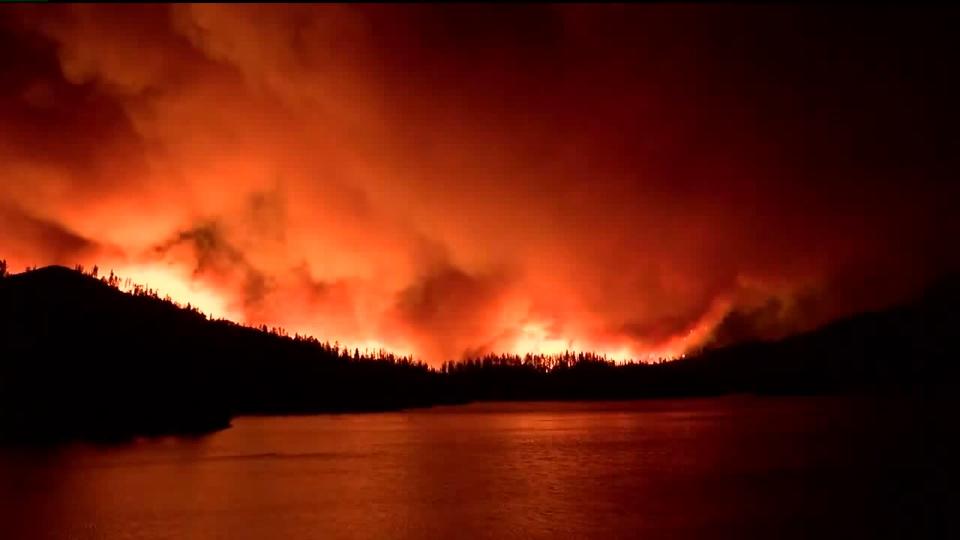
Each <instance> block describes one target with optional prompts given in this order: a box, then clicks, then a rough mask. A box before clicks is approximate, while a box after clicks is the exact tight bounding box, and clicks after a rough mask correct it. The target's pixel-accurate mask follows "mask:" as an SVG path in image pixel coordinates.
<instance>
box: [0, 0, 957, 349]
mask: <svg viewBox="0 0 960 540" xmlns="http://www.w3.org/2000/svg"><path fill="white" fill-rule="evenodd" d="M956 22H957V17H956V12H955V11H938V12H933V11H931V10H929V9H925V10H921V9H915V10H911V9H906V8H896V9H893V8H880V9H876V10H871V11H870V12H869V13H862V12H861V11H860V10H858V9H857V8H833V9H831V10H829V11H828V10H823V9H819V8H801V7H781V8H766V7H761V6H746V7H736V8H733V7H706V6H703V7H684V6H663V7H657V6H606V7H603V6H601V7H588V6H563V7H557V6H496V7H493V6H468V7H467V6H255V5H217V4H206V5H176V6H161V5H143V6H123V7H116V6H110V7H106V6H56V7H54V6H46V7H43V8H42V9H40V8H39V6H4V7H3V8H2V9H0V47H2V48H3V50H6V51H16V54H9V55H3V58H2V59H0V83H2V84H0V162H2V163H3V164H4V167H3V169H2V172H0V179H2V180H0V256H3V257H5V258H7V259H8V260H9V261H10V263H11V267H12V268H13V269H15V270H16V269H17V268H22V267H24V266H26V265H35V264H49V263H65V264H73V263H84V264H86V265H88V266H92V265H93V264H98V265H99V266H100V267H101V268H115V269H117V271H118V272H119V273H121V275H123V274H124V273H126V274H132V275H130V277H132V278H134V279H142V280H147V281H150V285H151V286H154V287H156V288H159V289H160V290H161V292H164V291H165V290H166V291H167V292H170V291H173V292H170V294H171V295H174V296H184V298H178V299H179V300H181V301H183V302H187V301H193V302H194V303H195V304H197V305H200V307H201V308H205V309H207V310H208V311H213V312H215V313H214V314H216V315H223V316H229V317H232V318H236V319H239V320H242V321H243V322H247V323H250V324H268V325H269V326H275V325H276V326H284V327H286V328H287V329H288V330H289V331H290V332H291V333H293V332H301V333H309V334H313V335H316V336H318V337H320V338H321V339H329V340H331V341H333V340H338V341H339V342H340V343H342V344H346V345H349V346H354V345H356V346H360V347H363V346H373V347H379V346H384V347H387V348H392V349H395V350H397V351H399V352H410V353H414V354H417V355H419V356H421V357H423V358H425V359H427V360H428V361H431V362H438V361H442V360H445V359H451V358H458V357H462V356H464V355H469V354H477V353H482V352H501V351H502V352H528V351H534V352H535V351H545V352H553V351H560V350H563V349H565V348H578V349H591V350H597V351H599V352H605V353H609V354H612V355H621V356H639V357H644V356H646V355H654V356H656V355H676V354H680V353H682V352H684V351H685V350H688V349H689V348H691V347H697V346H700V345H703V344H706V343H710V342H714V343H721V342H733V341H740V340H744V339H752V338H756V337H769V336H776V335H784V334H787V333H791V332H796V331H801V330H804V329H806V328H810V327H812V326H815V325H817V324H822V323H823V322H826V321H828V320H830V319H832V318H835V317H838V316H841V315H843V314H846V313H852V312H856V311H859V310H863V309H869V308H872V307H877V306H880V305H883V304H886V303H890V302H894V301H897V300H899V299H901V298H904V297H906V296H908V295H910V294H913V293H915V292H916V291H917V290H918V288H920V287H922V286H923V285H924V284H925V283H927V282H928V281H929V280H930V279H932V278H933V277H935V276H936V275H937V274H938V273H940V272H943V271H947V270H949V269H951V268H955V267H956V264H957V255H956V253H955V250H953V249H951V247H950V245H949V241H948V239H949V238H951V237H953V236H955V235H956V233H957V232H958V223H957V220H956V218H955V216H954V214H955V209H953V208H952V206H953V205H955V203H956V201H957V200H960V197H958V195H960V193H958V191H960V190H958V188H957V183H956V182H955V179H954V176H955V173H956V170H957V167H956V165H957V156H958V155H960V153H958V152H957V151H956V150H957V148H956V147H957V139H956V136H955V134H954V126H955V125H956V121H957V120H958V118H957V116H958V115H957V107H956V104H955V101H956V98H955V96H956V95H957V90H958V80H957V75H956V73H955V70H954V69H952V67H953V61H952V57H951V55H950V53H949V51H951V50H956V48H957V47H956V45H957V43H956V41H957V37H956V36H955V35H954V32H953V31H952V28H953V25H954V24H955V23H956Z"/></svg>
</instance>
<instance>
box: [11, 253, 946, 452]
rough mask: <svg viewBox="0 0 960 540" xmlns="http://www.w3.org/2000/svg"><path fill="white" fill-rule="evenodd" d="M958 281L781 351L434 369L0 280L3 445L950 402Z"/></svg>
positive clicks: (70, 290) (30, 275)
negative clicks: (902, 400)
mask: <svg viewBox="0 0 960 540" xmlns="http://www.w3.org/2000/svg"><path fill="white" fill-rule="evenodd" d="M958 284H960V281H958V280H947V281H944V282H943V283H941V284H940V285H938V286H937V287H934V288H932V289H931V290H930V291H929V292H928V293H927V294H926V295H925V296H924V297H922V298H920V299H918V300H917V301H915V302H912V303H909V304H905V305H902V306H899V307H896V308H893V309H888V310H884V311H879V312H875V313H864V314H860V315H857V316H854V317H850V318H848V319H845V320H842V321H837V322H835V323H832V324H830V325H827V326H825V327H823V328H820V329H817V330H815V331H812V332H808V333H805V334H801V335H797V336H793V337H789V338H787V339H783V340H779V341H772V342H759V343H745V344H740V345H734V346H731V347H726V348H723V349H717V350H710V351H706V352H704V353H702V354H699V355H697V356H696V357H693V358H688V359H685V360H680V361H675V362H667V363H663V364H654V365H646V364H632V365H621V366H617V365H614V364H612V363H610V362H606V361H604V360H603V359H600V358H597V357H595V356H591V355H583V354H580V355H563V356H561V357H552V358H545V357H530V356H527V357H516V356H489V357H485V358H479V359H472V360H468V361H464V362H458V363H448V364H447V365H446V366H444V368H443V369H442V370H440V371H434V370H429V369H427V367H426V366H424V365H423V364H418V363H413V362H410V361H409V360H406V359H397V358H394V357H392V356H384V357H381V358H371V357H361V356H356V355H355V356H350V355H349V353H348V352H347V351H341V350H338V349H335V348H332V347H329V346H325V345H323V344H321V343H319V342H317V341H316V340H312V339H299V338H298V339H291V338H288V337H284V336H278V335H275V334H271V333H268V332H263V331H260V330H256V329H252V328H247V327H242V326H238V325H236V324H233V323H230V322H227V321H211V320H207V319H206V318H205V317H204V316H203V315H202V314H200V313H197V312H195V311H192V310H188V309H183V308H181V307H178V306H176V305H174V304H172V303H169V302H165V301H163V300H160V299H159V298H156V297H155V296H150V295H145V294H128V293H124V292H121V291H119V290H117V289H115V288H113V287H111V286H109V285H107V284H106V283H104V282H103V281H102V280H98V279H95V278H93V277H90V276H87V275H83V274H81V273H79V272H76V271H73V270H69V269H67V268H63V267H47V268H42V269H39V270H34V271H31V272H26V273H23V274H18V275H14V276H9V277H6V278H4V279H0V438H4V437H6V438H12V439H23V438H63V437H83V438H100V437H125V436H129V435H134V434H150V433H171V432H176V433H183V432H203V431H209V430H212V429H218V428H222V427H225V426H227V425H228V424H229V418H230V417H231V415H235V414H261V413H310V412H324V411H360V410H389V409H399V408H404V407H412V406H425V405H431V404H437V403H460V402H466V401H472V400H497V399H521V400H529V399H628V398H642V397H657V396H688V395H715V394H723V393H730V392H753V393H773V394H783V393H824V392H850V391H858V392H862V391H867V392H884V393H889V392H890V391H894V392H898V393H902V392H904V391H906V392H911V393H917V392H920V393H927V392H932V391H937V392H939V391H941V390H942V391H943V392H940V393H944V394H949V393H951V392H953V390H954V389H955V388H956V386H957V384H956V382H957V381H958V380H960V369H958V366H960V365H958V362H957V361H958V358H960V347H958V344H957V340H956V333H957V331H956V330H957V328H958V325H960V318H958V312H957V309H956V306H958V305H960V286H958Z"/></svg>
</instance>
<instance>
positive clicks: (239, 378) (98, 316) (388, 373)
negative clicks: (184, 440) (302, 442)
mask: <svg viewBox="0 0 960 540" xmlns="http://www.w3.org/2000/svg"><path fill="white" fill-rule="evenodd" d="M0 358H2V360H0V434H3V435H6V436H8V437H10V438H61V437H84V438H101V437H103V438H113V437H126V436H129V435H134V434H156V433H185V432H186V433H189V432H203V431H209V430H212V429H217V428H221V427H226V426H227V425H229V419H230V417H231V415H234V414H250V413H290V412H319V411H345V410H381V409H394V408H399V407H408V406H416V405H423V404H427V403H429V401H428V400H429V399H430V398H429V396H430V392H429V390H428V389H427V388H425V386H426V385H427V384H429V383H430V382H431V381H430V378H431V377H432V376H434V374H432V373H431V372H430V371H428V370H427V368H426V366H425V365H422V364H416V363H413V362H409V361H408V360H406V359H396V358H394V357H392V356H386V357H382V358H377V357H370V356H361V355H360V354H359V351H354V354H353V356H350V355H349V353H347V352H346V351H343V350H340V349H338V348H337V349H334V348H332V347H329V346H326V345H324V344H321V343H319V342H317V341H316V340H312V339H294V338H288V337H283V336H279V335H275V334H272V333H269V332H265V331H261V330H257V329H253V328H248V327H244V326H240V325H236V324H233V323H231V322H228V321H212V320H208V319H207V318H206V317H205V316H204V315H203V314H201V313H199V312H197V311H195V310H192V309H185V308H182V307H179V306H177V305H175V304H173V303H171V302H168V301H164V300H161V299H159V298H157V297H156V296H155V295H151V294H147V293H144V294H129V293H125V292H123V291H120V290H118V289H116V288H114V287H111V286H109V285H108V284H107V283H106V279H105V278H104V279H96V278H94V277H92V276H89V275H85V274H82V273H80V272H77V271H74V270H70V269H68V268H64V267H60V266H50V267H45V268H41V269H38V270H34V271H30V272H25V273H23V274H17V275H12V276H8V277H6V278H4V279H0Z"/></svg>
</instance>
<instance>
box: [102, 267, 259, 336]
mask: <svg viewBox="0 0 960 540" xmlns="http://www.w3.org/2000/svg"><path fill="white" fill-rule="evenodd" d="M114 272H115V273H116V274H117V276H119V277H120V278H121V281H120V288H121V290H124V291H127V292H132V291H133V289H134V287H136V286H138V285H139V286H145V287H147V288H150V289H153V290H155V291H156V292H157V295H158V296H159V297H160V298H164V297H166V296H169V297H170V299H171V300H173V301H174V302H176V303H178V304H180V305H183V306H187V305H188V304H189V305H191V306H192V307H195V308H197V309H198V310H200V311H201V312H203V313H204V314H205V315H207V317H209V318H211V319H228V320H233V321H235V322H244V321H243V317H242V316H241V315H240V314H239V313H237V312H236V311H234V310H231V309H230V307H229V302H228V301H227V299H226V298H224V297H223V296H222V295H221V294H220V293H218V292H217V291H215V290H213V289H211V288H208V287H204V286H203V285H201V284H199V283H197V282H196V281H195V280H193V279H191V278H190V276H189V275H188V274H187V273H186V272H184V271H182V270H180V269H177V268H175V267H172V266H164V265H157V264H144V265H130V266H121V267H119V268H117V269H115V270H114ZM127 280H129V283H128V281H127Z"/></svg>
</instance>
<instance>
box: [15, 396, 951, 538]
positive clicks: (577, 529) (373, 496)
mask: <svg viewBox="0 0 960 540" xmlns="http://www.w3.org/2000/svg"><path fill="white" fill-rule="evenodd" d="M928 428H929V426H928V425H927V424H925V423H924V422H923V421H920V420H918V417H917V416H915V411H913V410H912V409H910V408H909V407H903V406H901V405H900V404H897V403H892V404H889V403H879V404H878V403H875V402H872V401H866V400H863V399H852V398H760V397H726V398H714V399H683V400H656V401H636V402H605V403H500V404H474V405H468V406H458V407H439V408H433V409H424V410H415V411H407V412H396V413H384V414H344V415H323V416H299V417H248V418H239V419H236V420H235V421H234V424H233V428H231V429H228V430H225V431H221V432H218V433H215V434H212V435H209V436H205V437H200V438H174V437H167V438H157V439H145V440H137V441H134V442H131V443H126V444H120V445H99V446H98V445H91V444H70V445H63V446H58V447H54V448H46V449H11V448H8V449H5V450H0V519H2V521H0V538H58V539H59V538H78V539H87V538H90V539H94V538H98V539H120V538H123V539H140V538H144V539H146V538H150V539H154V538H223V539H246V538H604V539H606V538H671V539H675V538H845V539H850V538H869V537H903V538H923V537H933V536H941V535H942V536H946V535H947V534H948V533H947V532H945V531H956V529H950V528H949V527H950V525H951V524H950V513H951V512H952V511H953V510H955V508H954V507H953V506H952V505H953V502H952V501H953V486H952V485H950V483H949V481H948V480H947V474H946V473H945V472H944V471H942V470H940V468H939V467H940V466H941V459H942V458H943V457H944V456H942V455H940V454H938V452H940V451H941V450H938V448H939V447H937V446H936V445H935V444H933V443H931V440H930V437H929V433H928ZM951 457H952V456H951Z"/></svg>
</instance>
